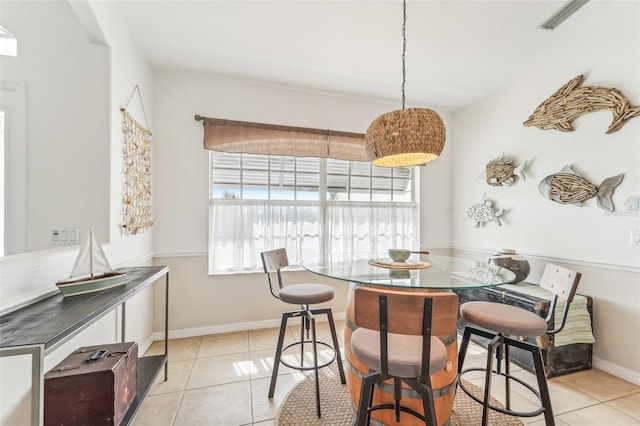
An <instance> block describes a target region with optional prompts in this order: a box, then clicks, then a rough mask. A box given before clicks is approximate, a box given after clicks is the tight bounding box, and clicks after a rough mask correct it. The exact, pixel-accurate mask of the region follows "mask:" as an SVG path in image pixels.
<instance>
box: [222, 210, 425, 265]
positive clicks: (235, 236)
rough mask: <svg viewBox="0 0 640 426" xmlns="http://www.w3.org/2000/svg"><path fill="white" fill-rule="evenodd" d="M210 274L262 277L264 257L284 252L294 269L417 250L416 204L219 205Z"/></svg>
mask: <svg viewBox="0 0 640 426" xmlns="http://www.w3.org/2000/svg"><path fill="white" fill-rule="evenodd" d="M209 211H210V231H209V273H212V274H215V273H225V272H237V271H260V270H261V268H262V263H261V261H260V252H262V251H265V250H270V249H273V248H279V247H284V248H286V249H287V253H288V255H289V262H290V263H291V264H292V265H295V264H299V263H300V262H302V260H303V259H305V258H307V257H310V256H315V255H319V254H322V253H330V252H356V251H359V252H369V253H373V252H375V251H386V249H387V248H391V247H406V248H416V247H417V243H418V240H419V238H418V225H417V224H418V205H417V204H416V203H375V202H363V203H355V202H327V203H321V202H317V201H311V202H304V201H264V200H229V199H213V200H211V206H210V209H209ZM323 246H324V247H323Z"/></svg>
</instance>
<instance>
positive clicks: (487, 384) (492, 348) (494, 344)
mask: <svg viewBox="0 0 640 426" xmlns="http://www.w3.org/2000/svg"><path fill="white" fill-rule="evenodd" d="M501 344H502V341H501V336H500V335H497V336H496V337H494V338H493V339H492V340H491V341H490V342H489V345H488V346H487V368H486V369H485V371H486V373H485V374H486V376H485V379H484V399H483V401H484V402H483V404H482V426H487V424H488V418H489V401H490V397H491V379H492V376H493V355H494V353H495V352H496V350H497V348H498V347H499V346H500V345H501Z"/></svg>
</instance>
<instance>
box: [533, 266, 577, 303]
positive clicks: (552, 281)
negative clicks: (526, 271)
mask: <svg viewBox="0 0 640 426" xmlns="http://www.w3.org/2000/svg"><path fill="white" fill-rule="evenodd" d="M580 277H581V274H580V272H576V271H572V270H571V269H567V268H563V267H562V266H557V265H553V264H551V263H547V266H546V267H545V268H544V273H543V274H542V279H541V280H540V287H543V288H545V289H547V290H549V291H550V292H552V293H554V294H556V295H557V296H558V297H559V298H561V299H564V300H566V301H567V302H569V303H571V302H572V301H573V296H574V295H575V294H576V290H577V288H578V283H579V282H580Z"/></svg>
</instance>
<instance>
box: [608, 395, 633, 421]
mask: <svg viewBox="0 0 640 426" xmlns="http://www.w3.org/2000/svg"><path fill="white" fill-rule="evenodd" d="M607 405H610V406H611V407H613V408H615V409H617V410H620V411H622V412H623V413H626V414H628V415H630V416H632V417H634V418H636V419H638V420H640V392H638V393H634V394H631V395H629V396H624V397H622V398H618V399H614V400H611V401H608V402H607Z"/></svg>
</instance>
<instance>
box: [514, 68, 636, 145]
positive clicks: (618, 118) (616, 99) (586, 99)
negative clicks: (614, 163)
mask: <svg viewBox="0 0 640 426" xmlns="http://www.w3.org/2000/svg"><path fill="white" fill-rule="evenodd" d="M582 79H583V76H582V75H579V76H577V77H575V78H573V79H571V80H569V82H567V83H566V84H565V85H564V86H562V87H561V88H559V89H558V90H557V91H556V93H554V94H553V95H551V96H550V97H549V98H548V99H547V100H545V101H544V102H543V103H541V104H540V106H538V108H536V110H535V111H533V114H531V116H529V119H527V121H525V122H524V123H522V124H524V125H525V127H528V126H536V127H537V128H539V129H542V130H548V129H556V130H559V131H561V132H571V131H573V127H572V126H571V122H572V121H573V120H575V119H576V118H578V117H580V116H581V115H583V114H587V113H589V112H593V111H599V110H603V109H610V110H611V112H612V113H613V120H612V121H611V124H610V125H609V128H608V129H607V133H613V132H616V131H618V130H620V128H621V127H622V126H623V125H624V123H626V121H627V120H629V119H630V118H633V117H638V116H640V106H632V105H631V104H630V103H629V101H628V100H627V98H625V97H624V96H623V95H622V93H620V91H619V90H618V89H614V88H611V87H597V86H585V87H578V86H579V85H580V83H581V82H582Z"/></svg>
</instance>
